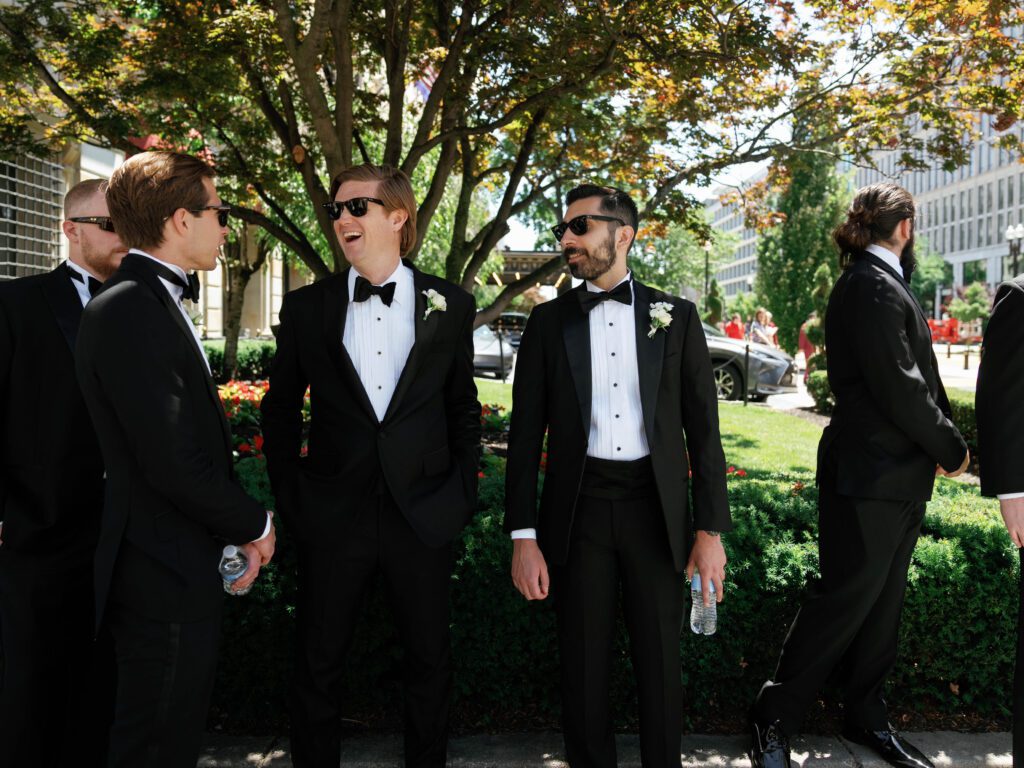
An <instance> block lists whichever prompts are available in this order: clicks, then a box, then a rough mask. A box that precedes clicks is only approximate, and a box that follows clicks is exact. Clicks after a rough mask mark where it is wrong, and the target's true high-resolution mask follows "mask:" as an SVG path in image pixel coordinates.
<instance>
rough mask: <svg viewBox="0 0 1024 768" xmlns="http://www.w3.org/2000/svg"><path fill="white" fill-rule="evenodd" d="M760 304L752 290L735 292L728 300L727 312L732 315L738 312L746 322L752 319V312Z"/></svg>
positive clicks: (758, 298)
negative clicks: (749, 291)
mask: <svg viewBox="0 0 1024 768" xmlns="http://www.w3.org/2000/svg"><path fill="white" fill-rule="evenodd" d="M761 304H762V302H761V299H760V297H759V296H758V295H757V294H756V293H754V292H751V293H737V294H736V295H735V296H733V297H732V299H731V300H730V301H729V309H728V314H729V315H730V316H732V315H733V314H735V313H739V316H740V317H741V318H742V319H743V322H744V323H747V322H749V321H750V320H751V319H753V317H754V313H755V312H756V311H757V308H758V307H759V306H761Z"/></svg>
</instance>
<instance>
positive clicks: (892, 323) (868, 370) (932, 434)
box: [840, 275, 967, 472]
mask: <svg viewBox="0 0 1024 768" xmlns="http://www.w3.org/2000/svg"><path fill="white" fill-rule="evenodd" d="M853 278H854V279H851V280H850V283H849V286H848V287H847V290H846V293H845V294H844V296H843V301H842V303H841V305H840V312H841V314H842V321H843V324H844V325H845V327H847V328H852V329H866V328H871V329H872V331H871V332H870V333H867V332H864V331H863V330H860V331H855V332H853V333H850V334H849V338H850V344H851V347H852V350H853V353H854V356H855V358H856V361H857V366H858V369H859V371H860V372H861V375H862V376H863V378H864V382H865V385H866V386H867V389H868V391H869V392H870V393H871V396H872V398H873V400H874V404H875V406H876V407H877V408H878V409H879V411H880V412H881V413H882V414H883V415H884V416H885V417H886V418H888V419H889V420H890V421H891V422H892V423H893V424H895V425H896V426H897V427H898V428H899V429H900V430H901V431H902V432H903V433H904V434H905V435H906V436H907V437H908V438H909V439H910V440H912V441H913V442H915V443H917V445H919V446H920V447H921V449H922V450H923V451H924V452H925V453H927V454H928V455H929V456H931V457H932V458H933V459H934V460H935V462H936V463H937V464H939V465H940V466H942V468H943V469H945V470H947V471H950V472H951V471H953V470H955V469H957V468H958V467H959V466H960V464H961V463H962V462H963V460H964V456H965V455H966V453H967V443H965V442H964V439H963V437H961V435H960V432H959V430H957V428H956V427H955V426H954V425H953V422H952V421H950V420H949V418H948V417H947V416H946V415H945V414H944V413H943V412H942V409H941V408H940V407H939V404H938V403H937V402H936V401H935V399H934V398H933V397H932V394H931V392H930V391H929V389H928V384H927V383H926V382H925V380H924V376H923V375H922V374H921V369H920V367H919V366H918V362H917V359H916V358H915V357H914V353H913V351H912V350H911V346H910V340H909V337H908V335H907V312H910V311H912V312H915V313H916V312H917V309H916V307H911V306H909V304H908V301H907V299H906V297H905V296H904V295H903V294H902V292H901V291H900V290H899V289H898V288H897V287H896V286H894V285H892V284H891V283H890V282H889V281H888V280H886V279H885V278H884V277H883V276H881V275H878V276H866V275H856V276H853ZM935 375H936V376H938V375H939V373H938V371H936V372H935Z"/></svg>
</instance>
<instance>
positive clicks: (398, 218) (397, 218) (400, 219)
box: [388, 208, 409, 232]
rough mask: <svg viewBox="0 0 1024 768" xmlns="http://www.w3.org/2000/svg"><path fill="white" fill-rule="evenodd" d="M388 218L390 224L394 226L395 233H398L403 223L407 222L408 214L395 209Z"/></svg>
mask: <svg viewBox="0 0 1024 768" xmlns="http://www.w3.org/2000/svg"><path fill="white" fill-rule="evenodd" d="M388 218H389V219H391V224H392V225H393V226H394V229H395V231H396V232H400V231H401V230H402V227H404V226H405V222H407V221H408V220H409V212H408V211H403V210H401V209H400V208H396V209H395V210H393V211H391V213H389V214H388Z"/></svg>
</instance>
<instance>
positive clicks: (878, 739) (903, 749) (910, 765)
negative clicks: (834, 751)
mask: <svg viewBox="0 0 1024 768" xmlns="http://www.w3.org/2000/svg"><path fill="white" fill-rule="evenodd" d="M843 738H844V739H846V740H847V741H852V742H854V743H855V744H863V745H864V746H865V747H871V748H872V749H873V750H875V752H877V753H878V754H879V756H881V758H882V759H883V760H885V761H886V762H887V763H889V765H895V766H896V768H935V766H934V765H932V761H931V760H929V759H928V758H927V757H925V756H924V755H923V754H922V753H921V750H919V749H918V748H917V747H915V746H914V745H913V744H911V743H910V742H909V741H907V740H906V739H905V738H903V737H902V736H900V735H899V733H897V732H896V729H895V728H893V727H892V726H891V725H890V726H889V728H888V730H885V731H869V730H867V729H866V728H844V729H843Z"/></svg>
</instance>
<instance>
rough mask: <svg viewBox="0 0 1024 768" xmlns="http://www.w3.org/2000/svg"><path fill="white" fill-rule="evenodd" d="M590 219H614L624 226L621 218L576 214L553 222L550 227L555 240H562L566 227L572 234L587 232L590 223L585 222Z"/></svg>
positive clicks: (624, 223)
mask: <svg viewBox="0 0 1024 768" xmlns="http://www.w3.org/2000/svg"><path fill="white" fill-rule="evenodd" d="M590 219H593V220H594V221H615V222H618V223H619V224H621V225H622V226H626V222H624V221H623V220H622V219H619V218H616V217H615V216H598V215H596V214H592V213H585V214H583V215H582V216H577V217H575V218H573V219H570V220H569V221H562V222H559V223H558V224H555V226H553V227H552V228H551V231H552V232H554V233H555V240H557V241H558V242H562V238H563V237H565V231H566V230H567V229H568V230H572V233H573V234H574V235H585V234H587V230H588V229H589V228H590V225H589V224H588V223H587V222H588V221H589V220H590Z"/></svg>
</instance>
